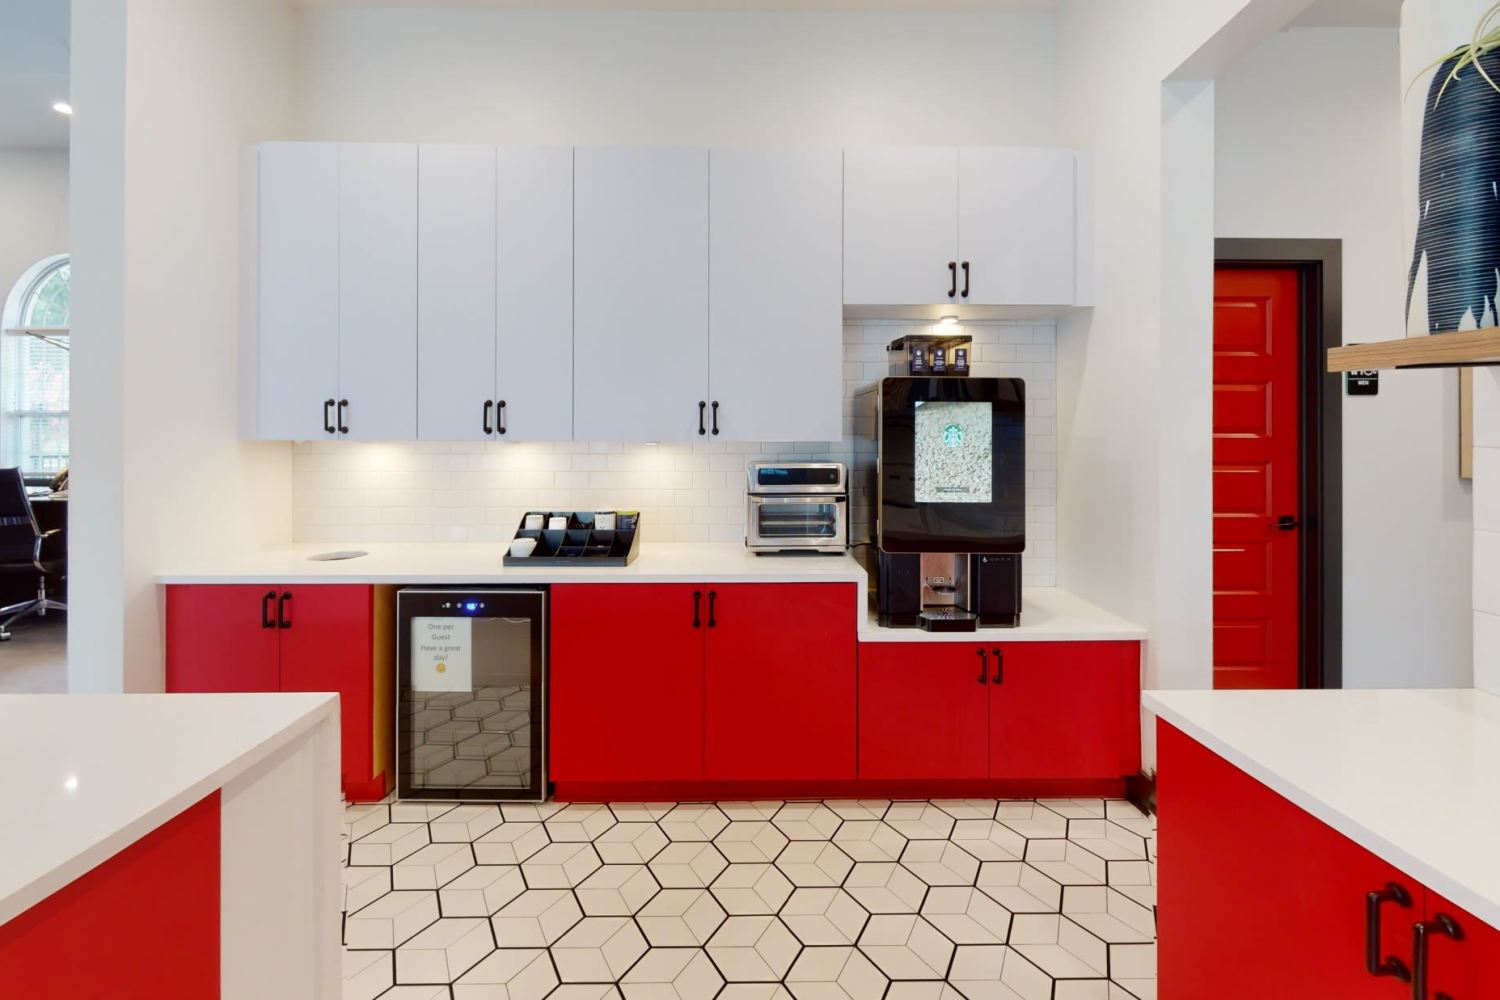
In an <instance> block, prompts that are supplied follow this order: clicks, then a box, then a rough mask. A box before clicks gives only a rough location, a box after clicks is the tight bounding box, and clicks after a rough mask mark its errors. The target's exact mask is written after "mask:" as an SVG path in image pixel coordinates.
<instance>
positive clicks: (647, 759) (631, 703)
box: [550, 583, 769, 781]
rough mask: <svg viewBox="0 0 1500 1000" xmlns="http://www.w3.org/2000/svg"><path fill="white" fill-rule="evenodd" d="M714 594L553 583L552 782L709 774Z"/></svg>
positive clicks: (675, 587) (694, 588)
mask: <svg viewBox="0 0 1500 1000" xmlns="http://www.w3.org/2000/svg"><path fill="white" fill-rule="evenodd" d="M707 590H708V588H707V587H703V586H699V585H696V584H634V583H632V584H612V583H604V584H568V585H559V586H555V587H553V588H552V609H551V610H552V629H551V634H552V667H551V684H552V688H551V708H550V712H551V720H552V732H551V736H550V739H551V771H552V777H553V778H555V779H556V780H558V781H681V780H690V779H697V778H702V777H703V644H704V635H705V634H706V633H707V631H708V628H707V624H706V622H707V614H708V606H707ZM695 594H696V595H698V601H697V608H698V612H697V617H696V619H695V617H694V606H695V602H694V599H693V598H694V595H695ZM695 621H696V622H697V624H695ZM768 735H769V734H768V733H762V734H760V740H761V741H762V742H764V741H765V740H766V739H767V737H768Z"/></svg>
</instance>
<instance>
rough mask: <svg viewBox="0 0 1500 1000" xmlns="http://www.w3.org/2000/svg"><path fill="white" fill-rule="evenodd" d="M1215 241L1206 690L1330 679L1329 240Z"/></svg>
mask: <svg viewBox="0 0 1500 1000" xmlns="http://www.w3.org/2000/svg"><path fill="white" fill-rule="evenodd" d="M1214 251H1215V252H1214V256H1215V269H1214V333H1213V337H1214V376H1213V377H1214V407H1213V412H1214V418H1213V419H1214V428H1213V477H1214V483H1213V495H1214V501H1213V503H1214V512H1213V513H1214V531H1213V537H1214V542H1213V544H1214V569H1213V579H1214V595H1213V601H1214V612H1213V614H1214V629H1213V637H1214V639H1213V641H1214V657H1213V658H1214V665H1213V667H1214V687H1215V688H1296V687H1301V688H1337V687H1342V686H1343V661H1342V654H1341V646H1342V627H1343V625H1342V623H1343V590H1342V582H1341V580H1342V572H1341V570H1342V564H1343V556H1342V545H1343V542H1342V517H1341V511H1342V507H1343V496H1342V482H1341V468H1342V427H1343V412H1342V406H1341V402H1340V385H1341V382H1340V378H1339V376H1338V375H1333V374H1329V373H1328V372H1327V371H1326V365H1325V363H1324V358H1325V356H1326V351H1327V349H1328V348H1329V347H1337V346H1339V345H1340V344H1341V342H1342V339H1341V338H1342V330H1341V312H1342V309H1341V302H1340V289H1341V287H1342V262H1341V257H1342V253H1341V244H1340V241H1338V240H1302V239H1286V240H1271V239H1219V240H1215V247H1214Z"/></svg>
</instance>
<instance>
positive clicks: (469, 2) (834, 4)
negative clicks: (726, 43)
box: [0, 0, 1113, 11]
mask: <svg viewBox="0 0 1500 1000" xmlns="http://www.w3.org/2000/svg"><path fill="white" fill-rule="evenodd" d="M0 2H9V0H0ZM295 2H296V3H298V4H300V5H301V6H304V7H320V8H336V7H406V8H412V7H418V8H420V7H449V8H451V7H470V8H484V9H488V10H685V11H737V10H910V11H924V10H929V11H930V10H1008V11H1016V10H1050V9H1051V8H1052V7H1054V6H1056V2H1057V0H295ZM1111 2H1113V0H1111Z"/></svg>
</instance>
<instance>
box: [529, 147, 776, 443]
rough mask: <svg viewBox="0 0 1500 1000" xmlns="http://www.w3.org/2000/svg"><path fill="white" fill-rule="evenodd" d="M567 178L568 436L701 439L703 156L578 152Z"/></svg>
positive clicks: (704, 393) (663, 151)
mask: <svg viewBox="0 0 1500 1000" xmlns="http://www.w3.org/2000/svg"><path fill="white" fill-rule="evenodd" d="M573 181H574V202H573V203H574V212H575V215H574V220H573V234H574V235H573V239H574V247H573V259H574V269H573V283H574V293H573V373H574V374H573V436H574V438H576V439H578V440H584V441H696V440H701V439H702V438H701V437H700V434H699V432H700V430H701V431H702V432H703V435H707V432H708V416H707V409H708V150H706V149H689V148H663V147H654V148H637V147H579V148H578V149H576V150H575V151H574V178H573ZM767 293H768V294H771V290H768V292H767ZM551 361H552V359H548V358H536V359H535V363H536V364H538V365H546V364H548V363H550V362H551ZM556 363H557V364H563V363H564V361H563V359H561V358H558V359H556ZM770 395H773V394H768V401H767V404H766V405H770V402H769V396H770ZM700 404H701V405H700Z"/></svg>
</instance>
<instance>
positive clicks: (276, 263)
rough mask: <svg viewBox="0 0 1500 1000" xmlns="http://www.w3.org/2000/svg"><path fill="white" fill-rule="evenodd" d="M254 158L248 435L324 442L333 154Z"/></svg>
mask: <svg viewBox="0 0 1500 1000" xmlns="http://www.w3.org/2000/svg"><path fill="white" fill-rule="evenodd" d="M257 160H258V163H257V174H258V176H257V181H258V183H257V185H256V192H255V194H256V210H255V224H256V227H257V229H258V236H259V241H260V245H259V250H258V252H257V253H256V254H255V261H256V268H255V278H256V288H255V289H254V291H253V293H252V294H253V298H254V300H255V304H256V321H257V322H256V328H255V330H254V333H255V337H256V341H255V343H256V347H257V351H256V355H257V356H256V358H255V364H256V366H257V369H256V379H255V386H254V389H253V390H252V391H253V394H254V395H253V406H254V412H253V413H252V414H250V415H249V425H250V426H249V434H250V436H251V437H257V438H265V439H271V440H295V441H313V440H318V439H323V438H332V437H334V435H335V430H334V426H335V425H334V412H333V411H334V408H335V406H336V404H337V401H338V399H339V395H338V392H339V384H338V382H339V292H338V271H339V268H338V260H339V147H338V146H337V145H336V144H334V143H282V142H276V143H267V144H266V145H263V146H261V147H260V149H259V153H258V157H257ZM246 402H247V403H249V402H251V400H247V401H246ZM325 420H326V421H327V422H326V423H325Z"/></svg>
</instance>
